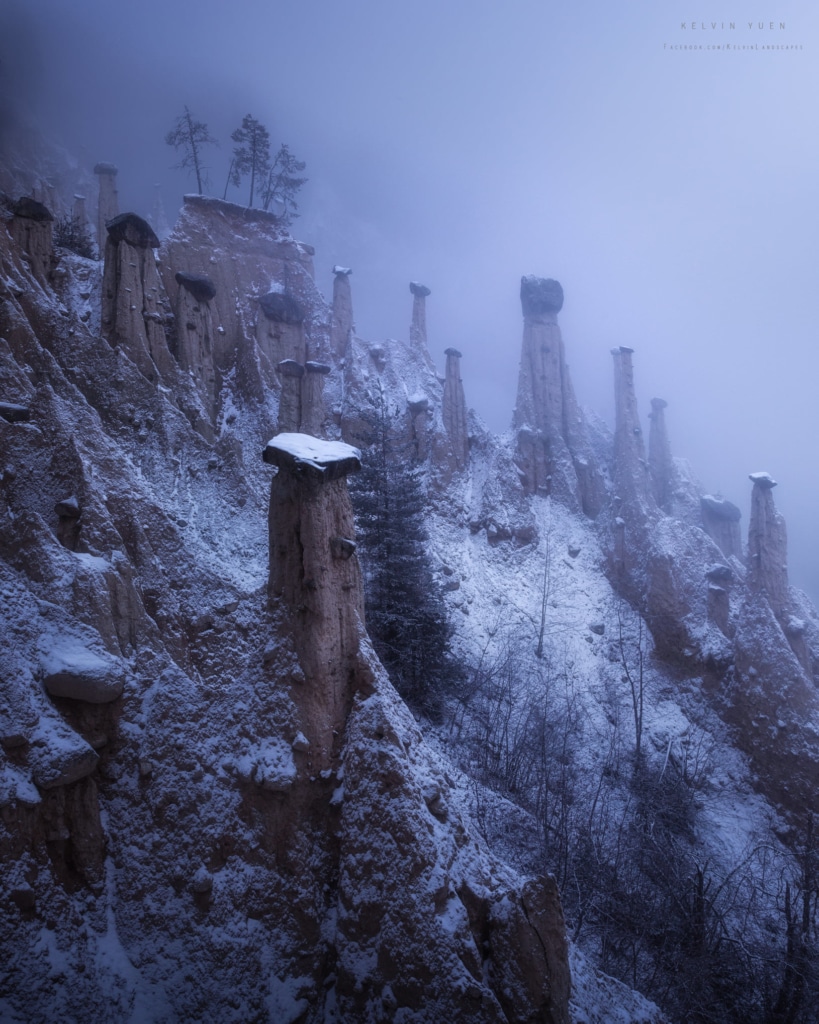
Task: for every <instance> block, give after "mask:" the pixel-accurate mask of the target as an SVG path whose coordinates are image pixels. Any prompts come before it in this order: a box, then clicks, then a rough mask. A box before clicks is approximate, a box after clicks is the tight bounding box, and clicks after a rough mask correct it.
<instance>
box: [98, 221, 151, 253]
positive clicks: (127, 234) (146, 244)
mask: <svg viewBox="0 0 819 1024" xmlns="http://www.w3.org/2000/svg"><path fill="white" fill-rule="evenodd" d="M105 229H106V231H107V232H108V237H109V238H110V240H111V241H112V242H113V243H114V244H115V245H118V244H119V243H120V242H127V243H128V245H130V246H133V247H134V248H135V249H158V248H159V239H158V238H157V237H156V235H155V234H154V229H153V228H152V227H151V225H150V224H149V223H148V221H147V220H144V219H143V218H142V217H140V216H139V215H138V214H136V213H120V214H118V215H117V216H116V217H112V218H111V219H110V220H107V221H106V222H105Z"/></svg>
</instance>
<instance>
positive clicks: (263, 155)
mask: <svg viewBox="0 0 819 1024" xmlns="http://www.w3.org/2000/svg"><path fill="white" fill-rule="evenodd" d="M230 137H231V139H233V141H234V142H235V143H236V148H235V149H234V150H233V161H232V163H231V170H230V172H229V180H230V181H231V182H232V183H233V184H234V185H238V184H239V182H240V181H241V179H242V178H243V177H244V176H245V175H246V174H249V175H250V199H249V200H248V204H247V205H248V206H252V205H253V198H254V196H255V193H256V182H257V180H258V181H262V180H264V177H265V175H266V174H267V173H268V172H269V171H270V133H269V132H268V130H267V128H265V126H264V125H263V124H261V122H259V121H257V120H256V118H255V117H251V116H250V114H247V115H246V116H245V117H243V118H242V126H241V128H237V129H236V131H235V132H233V134H232V135H231V136H230Z"/></svg>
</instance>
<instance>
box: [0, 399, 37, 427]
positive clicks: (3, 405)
mask: <svg viewBox="0 0 819 1024" xmlns="http://www.w3.org/2000/svg"><path fill="white" fill-rule="evenodd" d="M0 416H2V417H3V419H4V420H6V421H7V422H9V423H27V422H28V421H29V420H30V419H31V412H30V411H29V409H28V406H25V405H14V403H12V402H0Z"/></svg>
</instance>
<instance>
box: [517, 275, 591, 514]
mask: <svg viewBox="0 0 819 1024" xmlns="http://www.w3.org/2000/svg"><path fill="white" fill-rule="evenodd" d="M520 302H521V308H522V311H523V346H522V351H521V359H520V373H519V375H518V398H517V406H516V408H515V413H514V417H513V426H514V427H515V428H516V430H517V435H518V436H517V441H518V444H517V447H518V466H519V468H520V470H521V473H522V474H523V486H524V488H525V489H526V490H527V491H530V492H532V493H535V494H554V495H555V496H556V497H558V498H560V499H561V500H562V501H564V502H566V503H567V504H569V505H570V506H578V507H581V508H582V509H583V511H584V512H586V513H587V514H588V515H596V514H597V512H598V511H599V510H600V505H601V501H602V487H601V483H600V479H599V474H598V472H597V469H596V466H595V460H594V457H593V456H592V453H591V451H590V449H589V446H588V443H587V439H586V433H585V425H584V422H583V418H582V416H581V414H580V410H579V408H578V406H577V402H576V400H575V397H574V389H573V388H572V384H571V378H570V376H569V367H568V366H567V364H566V359H565V356H564V351H563V338H562V335H561V333H560V327H559V325H558V322H557V314H558V313H559V312H560V310H561V309H562V308H563V288H562V287H561V285H560V282H559V281H554V280H552V279H550V278H542V277H534V276H529V277H523V278H521V282H520Z"/></svg>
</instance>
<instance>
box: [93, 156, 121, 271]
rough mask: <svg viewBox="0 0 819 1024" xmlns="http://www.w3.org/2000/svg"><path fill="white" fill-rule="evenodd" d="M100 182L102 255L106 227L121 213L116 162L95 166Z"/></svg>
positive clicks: (100, 251) (98, 208) (99, 204)
mask: <svg viewBox="0 0 819 1024" xmlns="http://www.w3.org/2000/svg"><path fill="white" fill-rule="evenodd" d="M94 174H96V175H97V178H98V179H99V183H100V192H99V199H98V201H97V248H98V249H99V254H100V256H102V254H103V252H104V251H105V242H106V238H107V235H106V232H105V227H106V224H107V223H108V221H109V220H113V218H114V217H116V216H117V214H118V213H119V195H118V193H117V174H118V171H117V168H116V166H115V165H114V164H106V163H101V164H97V166H96V167H95V168H94Z"/></svg>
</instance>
